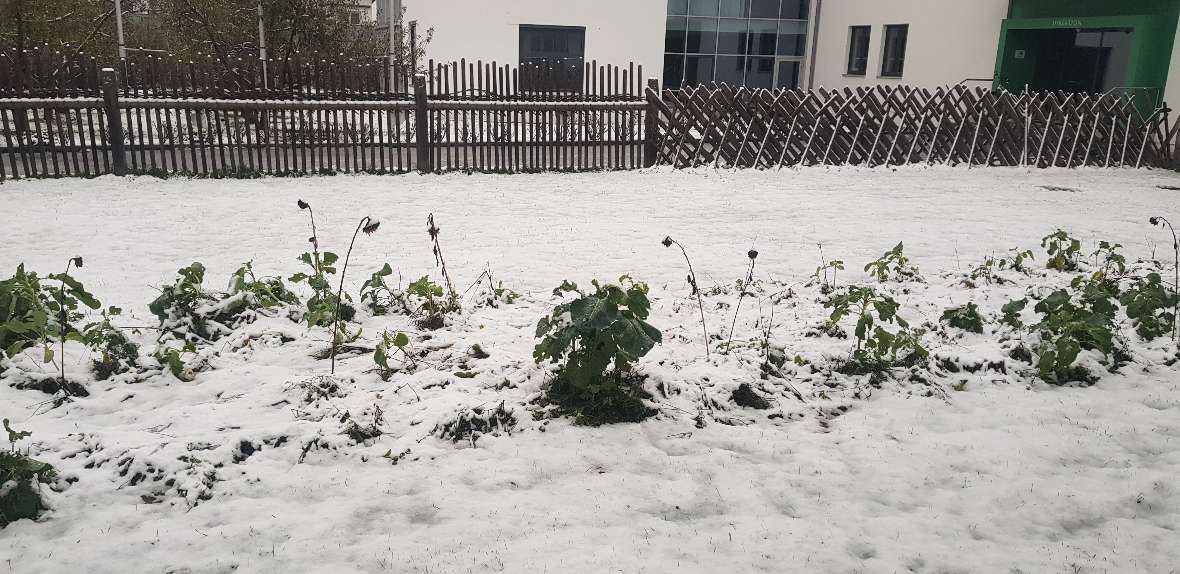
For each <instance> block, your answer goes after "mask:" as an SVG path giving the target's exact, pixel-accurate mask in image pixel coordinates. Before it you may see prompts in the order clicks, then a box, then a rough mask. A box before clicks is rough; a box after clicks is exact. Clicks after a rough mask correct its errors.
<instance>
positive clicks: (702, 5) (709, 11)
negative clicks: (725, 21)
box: [688, 0, 717, 18]
mask: <svg viewBox="0 0 1180 574" xmlns="http://www.w3.org/2000/svg"><path fill="white" fill-rule="evenodd" d="M688 15H689V16H712V17H714V18H716V17H717V0H692V1H691V2H689V4H688Z"/></svg>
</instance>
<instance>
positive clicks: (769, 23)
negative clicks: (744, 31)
mask: <svg viewBox="0 0 1180 574" xmlns="http://www.w3.org/2000/svg"><path fill="white" fill-rule="evenodd" d="M777 24H778V23H777V22H775V21H774V20H750V52H749V53H750V54H751V55H758V56H773V55H774V44H775V41H776V40H777V39H778V25H777Z"/></svg>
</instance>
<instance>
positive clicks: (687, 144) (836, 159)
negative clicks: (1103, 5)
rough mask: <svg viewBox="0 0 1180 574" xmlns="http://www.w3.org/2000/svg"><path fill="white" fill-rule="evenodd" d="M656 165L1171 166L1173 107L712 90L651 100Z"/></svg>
mask: <svg viewBox="0 0 1180 574" xmlns="http://www.w3.org/2000/svg"><path fill="white" fill-rule="evenodd" d="M648 97H649V104H650V105H652V106H654V107H655V108H656V109H658V111H659V113H658V114H653V115H655V116H658V118H657V121H656V124H655V127H656V130H657V133H656V140H657V145H656V146H655V151H656V158H655V161H656V163H657V164H660V165H671V166H675V167H696V166H716V167H757V168H772V167H784V166H785V167H790V166H799V165H861V166H890V165H902V164H914V163H926V164H947V165H966V166H968V167H970V166H988V165H990V166H1035V167H1054V166H1058V167H1078V166H1098V167H1171V166H1172V165H1173V145H1172V142H1173V141H1174V139H1175V136H1176V133H1175V130H1171V129H1169V127H1168V112H1169V110H1168V109H1167V107H1166V106H1164V107H1160V108H1158V109H1153V110H1151V111H1147V112H1146V113H1145V112H1144V110H1143V106H1142V105H1140V102H1136V101H1135V97H1134V96H1133V95H1126V94H1113V93H1111V94H1068V93H1064V92H1030V93H1019V94H1018V93H1011V92H1007V91H991V90H988V89H983V88H975V89H971V88H968V87H966V86H962V85H958V86H951V87H945V88H937V89H934V90H929V89H923V88H913V87H906V86H900V87H894V86H876V87H865V88H858V89H855V90H854V89H850V88H846V89H844V90H840V91H835V90H825V89H822V88H821V89H818V90H814V91H805V90H763V89H753V90H751V89H746V88H732V87H729V86H726V85H710V86H700V87H695V88H688V89H684V90H680V91H676V92H673V91H664V92H663V93H662V94H661V95H660V96H658V97H657V96H656V94H655V92H649V93H648Z"/></svg>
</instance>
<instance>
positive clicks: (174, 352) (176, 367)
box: [153, 341, 197, 381]
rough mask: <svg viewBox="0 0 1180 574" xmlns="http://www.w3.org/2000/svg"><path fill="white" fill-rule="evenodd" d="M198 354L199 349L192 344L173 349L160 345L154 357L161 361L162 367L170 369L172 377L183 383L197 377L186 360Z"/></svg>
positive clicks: (188, 343)
mask: <svg viewBox="0 0 1180 574" xmlns="http://www.w3.org/2000/svg"><path fill="white" fill-rule="evenodd" d="M196 352H197V347H196V345H194V344H193V343H191V342H188V341H186V342H184V344H183V346H181V347H179V348H178V347H173V346H169V345H165V344H162V343H161V344H160V345H158V346H157V347H156V352H155V353H154V354H153V356H154V357H155V358H156V360H157V361H159V363H160V366H161V367H164V368H166V369H168V372H170V373H172V376H174V377H176V378H177V379H180V380H182V381H191V380H193V379H194V378H195V377H196V374H195V373H193V371H192V370H191V369H189V368H188V364H187V362H186V361H185V359H184V356H185V355H194V354H196Z"/></svg>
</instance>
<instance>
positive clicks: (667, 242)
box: [660, 237, 672, 247]
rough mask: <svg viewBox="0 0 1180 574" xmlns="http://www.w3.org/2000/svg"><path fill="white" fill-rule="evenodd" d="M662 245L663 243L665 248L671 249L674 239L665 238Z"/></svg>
mask: <svg viewBox="0 0 1180 574" xmlns="http://www.w3.org/2000/svg"><path fill="white" fill-rule="evenodd" d="M660 243H663V244H664V247H671V246H672V238H671V237H664V240H663V241H661V242H660Z"/></svg>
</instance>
